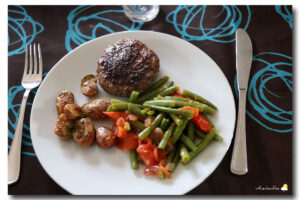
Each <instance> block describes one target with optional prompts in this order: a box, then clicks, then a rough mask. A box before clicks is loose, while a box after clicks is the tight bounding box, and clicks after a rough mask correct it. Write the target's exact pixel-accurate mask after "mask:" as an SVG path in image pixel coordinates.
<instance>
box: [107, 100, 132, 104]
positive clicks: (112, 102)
mask: <svg viewBox="0 0 300 200" xmlns="http://www.w3.org/2000/svg"><path fill="white" fill-rule="evenodd" d="M110 103H111V104H115V103H128V102H126V101H122V100H119V99H111V100H110Z"/></svg>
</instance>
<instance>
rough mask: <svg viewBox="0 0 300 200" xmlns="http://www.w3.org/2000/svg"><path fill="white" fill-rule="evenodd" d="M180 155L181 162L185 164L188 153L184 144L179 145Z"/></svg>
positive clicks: (187, 160) (188, 156)
mask: <svg viewBox="0 0 300 200" xmlns="http://www.w3.org/2000/svg"><path fill="white" fill-rule="evenodd" d="M180 157H181V162H182V163H183V164H187V163H188V162H189V161H190V154H189V152H188V150H187V148H186V146H185V145H184V144H181V145H180Z"/></svg>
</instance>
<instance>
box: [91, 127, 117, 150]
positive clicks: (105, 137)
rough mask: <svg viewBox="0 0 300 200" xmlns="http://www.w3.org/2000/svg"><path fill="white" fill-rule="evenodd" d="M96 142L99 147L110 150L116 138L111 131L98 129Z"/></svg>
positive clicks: (102, 128) (103, 128)
mask: <svg viewBox="0 0 300 200" xmlns="http://www.w3.org/2000/svg"><path fill="white" fill-rule="evenodd" d="M96 141H97V144H98V146H99V147H102V148H105V149H107V148H111V147H112V146H114V144H115V142H116V136H115V134H114V133H113V132H112V130H111V129H109V128H105V127H99V128H98V129H97V130H96Z"/></svg>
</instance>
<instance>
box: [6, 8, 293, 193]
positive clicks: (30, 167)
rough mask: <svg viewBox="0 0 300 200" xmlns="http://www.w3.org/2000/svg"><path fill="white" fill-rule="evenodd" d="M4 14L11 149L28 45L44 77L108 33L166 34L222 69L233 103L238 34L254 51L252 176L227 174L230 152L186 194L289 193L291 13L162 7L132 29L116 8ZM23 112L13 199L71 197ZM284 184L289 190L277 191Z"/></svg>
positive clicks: (249, 141) (250, 103)
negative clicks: (36, 47)
mask: <svg viewBox="0 0 300 200" xmlns="http://www.w3.org/2000/svg"><path fill="white" fill-rule="evenodd" d="M8 9H9V12H8V43H9V46H8V87H9V88H8V89H9V91H8V116H9V118H8V120H9V121H8V144H9V147H10V144H11V142H12V138H13V134H14V130H15V127H16V124H17V122H16V119H17V118H18V112H19V107H20V102H21V99H22V95H23V93H24V89H23V88H22V86H21V79H22V74H23V67H24V52H25V46H26V44H30V43H32V42H33V41H34V42H39V43H41V45H42V47H43V49H42V51H43V55H44V57H43V64H44V72H45V75H46V73H47V72H48V71H49V70H50V69H51V68H52V67H53V66H54V65H55V64H56V63H57V62H58V61H59V60H60V59H61V58H62V57H63V56H64V55H66V54H67V53H68V52H70V51H71V50H72V49H74V48H75V47H77V46H79V45H81V44H82V43H84V42H86V41H89V40H90V39H93V38H95V37H99V36H102V35H105V34H109V33H113V32H118V31H126V30H152V31H157V32H163V33H168V34H171V35H174V36H176V37H179V38H182V39H184V40H187V41H189V42H191V43H192V44H194V45H196V46H197V47H198V48H200V49H202V50H203V51H204V52H205V53H207V54H208V55H209V56H210V57H211V58H212V59H213V60H214V61H215V62H216V63H217V64H218V66H219V67H220V68H221V70H222V71H223V73H224V74H225V76H226V77H227V79H228V81H229V83H230V86H231V88H232V90H233V92H234V95H235V98H236V102H238V99H237V86H236V80H235V79H236V70H235V39H234V36H235V31H236V29H237V28H244V29H246V31H247V32H248V33H249V35H250V37H251V40H252V44H253V64H252V69H251V74H250V79H249V89H248V96H247V116H246V122H247V127H246V130H247V149H248V167H249V172H248V173H247V175H244V176H236V175H233V174H232V173H231V172H230V170H229V165H230V159H231V154H232V145H231V147H230V149H229V150H228V152H227V153H226V155H225V157H224V159H223V161H222V162H221V164H220V165H219V166H218V167H217V169H216V170H215V171H214V172H213V173H212V174H211V175H210V176H209V177H208V178H207V179H206V180H205V181H204V182H203V183H201V184H200V185H198V186H197V187H196V188H194V189H193V190H191V191H190V192H189V193H187V194H188V195H200V194H202V195H211V194H213V195H243V194H258V195H259V194H270V195H274V194H281V195H286V194H292V193H293V177H292V172H293V165H292V157H293V156H292V154H293V134H292V132H293V125H292V115H293V111H292V108H293V100H292V92H293V68H292V56H293V51H292V28H293V27H292V26H293V23H292V18H293V17H292V7H291V6H200V5H197V6H192V5H190V6H177V5H176V6H160V12H159V14H158V16H157V17H156V18H155V19H154V20H153V21H151V22H147V23H133V22H131V21H130V20H128V19H127V18H126V17H125V16H124V13H123V10H122V7H121V6H9V8H8ZM35 92H36V90H35V91H33V92H32V93H31V94H30V96H29V99H28V105H27V108H26V113H25V119H24V128H23V145H22V157H21V162H22V165H21V174H20V180H19V181H18V182H17V183H15V184H13V185H10V186H9V187H8V193H9V194H11V195H24V194H31V195H35V194H36V195H44V194H47V195H48V194H55V195H63V194H68V192H66V191H65V190H64V189H63V188H61V187H60V186H59V185H57V184H56V183H55V182H54V181H53V180H52V179H51V178H50V177H49V176H48V175H47V173H46V172H45V171H44V169H43V168H42V167H41V165H40V163H39V161H38V159H37V157H36V155H35V153H34V149H33V147H32V143H31V139H30V131H29V129H30V128H29V118H30V109H31V104H32V101H33V98H34V94H35ZM284 184H287V186H288V190H287V191H282V190H281V189H282V187H283V185H284Z"/></svg>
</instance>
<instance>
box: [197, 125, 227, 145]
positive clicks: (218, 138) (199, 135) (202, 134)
mask: <svg viewBox="0 0 300 200" xmlns="http://www.w3.org/2000/svg"><path fill="white" fill-rule="evenodd" d="M212 128H213V127H212ZM195 134H196V135H197V136H198V137H199V138H200V139H203V138H204V137H205V136H206V135H207V133H204V132H202V131H200V130H199V129H197V128H195ZM214 139H215V140H217V141H219V142H223V137H222V136H220V135H219V134H218V133H216V135H215V137H214Z"/></svg>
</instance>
